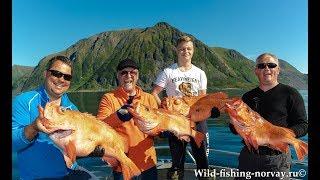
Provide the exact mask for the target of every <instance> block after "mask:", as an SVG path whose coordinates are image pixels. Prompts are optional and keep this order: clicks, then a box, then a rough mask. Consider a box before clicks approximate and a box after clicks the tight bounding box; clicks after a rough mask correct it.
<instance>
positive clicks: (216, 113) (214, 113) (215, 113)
mask: <svg viewBox="0 0 320 180" xmlns="http://www.w3.org/2000/svg"><path fill="white" fill-rule="evenodd" d="M219 116H220V111H219V109H218V108H217V107H213V108H212V109H211V116H210V117H211V118H217V117H219Z"/></svg>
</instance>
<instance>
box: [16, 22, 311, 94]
mask: <svg viewBox="0 0 320 180" xmlns="http://www.w3.org/2000/svg"><path fill="white" fill-rule="evenodd" d="M182 35H188V36H191V37H193V38H194V46H195V53H194V56H193V60H192V61H193V64H195V65H196V66H198V67H199V68H201V69H203V70H204V71H205V72H206V75H207V78H208V91H210V90H212V89H214V88H225V87H238V88H246V89H249V88H252V87H255V86H256V85H257V83H258V80H257V78H256V77H255V75H254V73H253V70H252V69H253V68H254V62H253V61H251V60H249V59H247V58H246V57H244V56H243V55H241V53H239V52H237V51H236V50H232V49H225V48H218V47H214V48H212V47H209V46H207V45H206V44H204V43H203V42H201V41H199V40H198V39H196V38H195V37H194V36H192V35H190V34H187V33H184V32H181V31H180V30H178V29H177V28H175V27H172V26H171V25H169V24H168V23H165V22H160V23H157V24H156V25H154V26H153V27H147V28H141V29H126V30H120V31H108V32H102V33H99V34H96V35H94V36H91V37H89V38H85V39H82V40H80V41H78V42H76V43H75V44H74V45H72V46H70V47H68V48H67V49H66V50H64V51H61V52H59V53H55V54H51V55H48V56H46V57H44V58H42V59H41V60H40V62H39V64H38V65H37V66H36V67H35V68H34V71H33V72H32V74H31V76H30V77H29V78H28V79H27V80H26V81H25V82H24V84H23V88H22V90H23V91H26V90H29V89H32V88H34V87H36V86H38V85H39V84H40V83H41V82H42V80H43V76H42V73H43V71H44V70H45V65H46V63H47V61H48V60H49V59H50V58H51V57H52V56H54V55H57V54H62V55H66V56H68V57H70V59H71V60H72V61H73V63H74V66H73V68H74V69H73V76H74V78H73V80H72V83H71V88H70V90H71V91H78V90H110V89H113V88H114V87H115V86H116V65H117V64H118V62H119V61H120V60H122V59H125V58H127V57H129V58H132V59H134V60H136V61H137V62H138V64H139V65H140V80H139V82H138V83H139V85H140V86H141V87H142V88H143V89H145V90H147V91H149V90H151V87H152V82H153V81H154V80H155V79H156V76H157V75H158V73H159V72H160V71H161V70H163V69H164V68H165V67H167V66H169V65H170V64H172V63H174V62H176V59H177V57H176V54H175V52H174V47H175V43H176V41H177V39H178V38H179V37H180V36H182ZM281 63H282V61H281ZM283 64H284V65H285V66H286V68H284V70H286V69H288V72H287V71H284V72H283V73H282V74H283V75H284V76H283V77H281V78H282V80H283V81H284V82H285V83H292V84H294V85H299V87H300V88H306V87H307V86H306V85H307V82H306V78H301V77H303V76H304V75H303V74H302V73H300V72H299V71H297V70H296V69H294V68H293V67H292V66H290V65H289V64H288V63H286V62H285V61H283ZM282 74H281V76H282ZM281 78H280V79H281ZM297 80H299V82H296V81H297ZM294 82H295V83H294Z"/></svg>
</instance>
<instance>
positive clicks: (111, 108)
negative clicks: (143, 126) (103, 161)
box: [97, 86, 158, 172]
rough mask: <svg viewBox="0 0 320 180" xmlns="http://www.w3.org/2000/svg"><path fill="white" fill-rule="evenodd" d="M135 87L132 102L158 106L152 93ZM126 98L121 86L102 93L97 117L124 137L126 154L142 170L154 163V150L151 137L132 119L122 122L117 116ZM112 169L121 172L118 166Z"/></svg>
mask: <svg viewBox="0 0 320 180" xmlns="http://www.w3.org/2000/svg"><path fill="white" fill-rule="evenodd" d="M135 88H136V95H135V96H134V99H133V104H134V103H135V102H140V103H141V104H143V105H146V106H150V107H152V108H158V104H157V102H156V100H155V98H154V96H153V95H151V94H149V93H146V92H143V90H142V89H141V88H140V87H138V86H136V87H135ZM128 99H129V96H128V95H127V93H126V92H125V91H124V90H123V88H121V87H119V88H117V89H115V90H114V91H112V92H109V93H106V94H104V95H103V97H102V99H101V101H100V104H99V108H98V114H97V118H98V119H100V120H102V121H104V122H106V123H108V124H109V125H110V126H111V127H113V128H114V129H115V130H116V131H117V132H118V133H119V134H120V135H122V136H123V137H124V138H126V140H127V143H128V146H129V148H128V153H127V156H128V157H129V158H130V159H131V160H132V161H133V162H134V163H135V164H136V165H137V167H138V168H139V169H140V171H141V172H143V171H145V170H147V169H149V168H151V167H154V166H155V165H156V163H157V157H156V150H155V148H154V143H153V137H152V136H149V135H146V134H144V133H143V132H141V131H140V130H139V128H138V127H137V126H136V125H135V124H134V121H133V120H132V119H131V120H129V121H126V122H122V121H121V120H120V119H119V118H118V116H117V113H116V111H117V110H118V109H120V108H121V106H123V105H124V104H126V102H127V100H128ZM114 170H116V171H118V172H121V168H120V166H118V167H116V168H114Z"/></svg>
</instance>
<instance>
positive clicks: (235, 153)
mask: <svg viewBox="0 0 320 180" xmlns="http://www.w3.org/2000/svg"><path fill="white" fill-rule="evenodd" d="M155 148H156V149H170V148H169V146H165V145H158V146H155ZM209 151H211V152H218V153H222V154H226V155H232V156H239V154H240V153H238V152H232V151H226V150H220V149H213V148H209ZM186 153H187V154H188V156H189V157H190V159H191V160H192V161H193V163H196V160H195V159H194V157H193V155H192V154H191V147H189V146H187V148H186ZM292 164H296V165H302V166H306V167H307V166H308V163H305V162H300V161H298V160H295V159H293V160H292Z"/></svg>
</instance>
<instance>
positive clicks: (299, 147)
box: [293, 140, 308, 161]
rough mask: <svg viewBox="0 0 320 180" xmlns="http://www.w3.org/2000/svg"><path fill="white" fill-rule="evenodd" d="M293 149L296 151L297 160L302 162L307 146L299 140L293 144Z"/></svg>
mask: <svg viewBox="0 0 320 180" xmlns="http://www.w3.org/2000/svg"><path fill="white" fill-rule="evenodd" d="M293 147H294V149H295V151H296V154H297V157H298V159H299V160H300V161H302V160H303V158H304V156H305V155H306V154H308V144H307V143H305V142H303V141H301V140H299V141H298V142H296V143H294V144H293Z"/></svg>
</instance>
